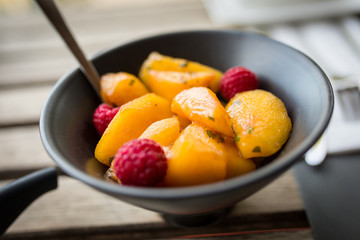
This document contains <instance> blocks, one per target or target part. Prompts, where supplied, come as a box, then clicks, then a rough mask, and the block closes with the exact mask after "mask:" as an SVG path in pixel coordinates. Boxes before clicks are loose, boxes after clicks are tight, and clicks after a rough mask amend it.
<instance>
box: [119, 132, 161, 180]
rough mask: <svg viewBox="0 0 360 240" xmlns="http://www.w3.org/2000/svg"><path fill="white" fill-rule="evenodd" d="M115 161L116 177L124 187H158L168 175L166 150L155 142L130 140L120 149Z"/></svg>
mask: <svg viewBox="0 0 360 240" xmlns="http://www.w3.org/2000/svg"><path fill="white" fill-rule="evenodd" d="M114 161H115V162H114V165H113V166H114V169H115V173H116V176H117V177H118V178H119V180H120V182H121V183H122V184H124V185H133V186H145V187H150V186H156V185H157V184H159V183H161V182H163V180H164V178H165V175H166V170H167V160H166V156H165V153H164V150H163V149H162V147H161V146H160V145H159V144H158V143H157V142H155V141H154V140H150V139H134V140H130V141H129V142H127V143H125V144H124V145H123V146H122V147H121V148H119V150H118V152H117V153H116V155H115V157H114Z"/></svg>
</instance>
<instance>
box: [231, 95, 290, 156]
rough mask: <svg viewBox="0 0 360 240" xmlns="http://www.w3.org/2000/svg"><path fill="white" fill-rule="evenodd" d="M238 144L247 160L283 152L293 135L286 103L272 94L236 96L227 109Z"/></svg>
mask: <svg viewBox="0 0 360 240" xmlns="http://www.w3.org/2000/svg"><path fill="white" fill-rule="evenodd" d="M226 111H227V112H228V113H229V115H230V118H231V121H232V124H233V130H234V132H235V142H236V145H237V146H238V148H239V150H240V152H241V155H242V156H243V157H245V158H253V157H267V156H270V155H272V154H274V153H276V152H277V151H279V150H280V148H281V147H282V145H283V144H284V143H285V142H286V140H287V139H288V137H289V135H290V131H291V128H292V124H291V120H290V118H289V116H288V114H287V111H286V108H285V106H284V104H283V102H282V101H281V100H280V99H279V98H277V97H276V96H275V95H273V94H272V93H270V92H267V91H264V90H260V89H258V90H252V91H246V92H242V93H239V94H237V95H236V96H235V97H234V98H232V99H231V101H230V102H229V103H228V104H227V106H226Z"/></svg>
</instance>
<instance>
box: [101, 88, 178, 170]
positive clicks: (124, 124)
mask: <svg viewBox="0 0 360 240" xmlns="http://www.w3.org/2000/svg"><path fill="white" fill-rule="evenodd" d="M172 115H173V113H172V112H171V110H170V103H169V101H167V100H166V99H164V98H162V97H160V96H157V95H156V94H154V93H148V94H145V95H144V96H142V97H139V98H136V99H134V100H132V101H130V102H128V103H126V104H124V105H122V106H121V107H120V109H119V112H118V113H117V114H116V115H115V117H114V118H113V120H112V121H111V122H110V124H109V125H108V127H107V128H106V130H105V132H104V134H103V135H102V137H101V139H100V140H99V142H98V144H97V146H96V148H95V158H96V159H97V160H98V161H100V162H101V163H103V164H105V165H108V166H109V165H110V163H111V161H112V159H113V157H114V155H115V153H116V152H117V150H118V149H119V148H120V147H121V146H122V145H123V144H124V143H126V142H127V141H129V140H132V139H136V138H138V137H139V136H140V135H141V134H142V133H143V132H144V131H145V129H146V128H148V127H149V126H150V125H151V124H152V123H154V122H156V121H159V120H161V119H164V118H169V117H172Z"/></svg>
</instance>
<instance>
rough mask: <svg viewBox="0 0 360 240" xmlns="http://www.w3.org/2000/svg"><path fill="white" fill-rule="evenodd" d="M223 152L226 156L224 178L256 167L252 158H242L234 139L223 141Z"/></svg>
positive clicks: (242, 173) (244, 172) (250, 170)
mask: <svg viewBox="0 0 360 240" xmlns="http://www.w3.org/2000/svg"><path fill="white" fill-rule="evenodd" d="M224 147H225V148H224V150H225V154H226V156H227V164H226V178H233V177H237V176H241V175H244V174H246V173H249V172H252V171H254V170H255V169H256V164H255V163H254V161H253V160H252V159H248V158H243V157H242V156H241V155H240V153H239V149H238V148H237V146H236V144H235V142H234V140H232V142H225V144H224Z"/></svg>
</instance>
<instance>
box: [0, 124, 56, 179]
mask: <svg viewBox="0 0 360 240" xmlns="http://www.w3.org/2000/svg"><path fill="white" fill-rule="evenodd" d="M0 152H1V153H2V155H3V156H6V157H4V158H2V159H1V161H0V179H4V178H5V177H7V176H9V175H10V173H16V172H18V171H20V170H21V171H22V172H28V171H32V170H34V169H40V168H44V167H48V166H53V165H54V163H53V161H52V160H51V159H50V157H49V156H48V155H47V153H46V151H45V149H44V147H43V146H42V143H41V140H40V134H39V128H38V125H30V126H22V127H13V128H0Z"/></svg>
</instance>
